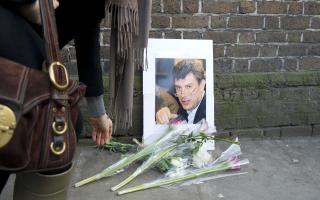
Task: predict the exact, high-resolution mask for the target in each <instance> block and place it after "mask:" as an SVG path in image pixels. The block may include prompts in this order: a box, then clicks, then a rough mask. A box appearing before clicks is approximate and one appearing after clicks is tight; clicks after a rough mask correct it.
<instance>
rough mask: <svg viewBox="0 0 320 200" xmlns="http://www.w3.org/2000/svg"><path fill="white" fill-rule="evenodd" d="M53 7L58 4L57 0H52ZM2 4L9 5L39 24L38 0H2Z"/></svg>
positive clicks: (30, 20)
mask: <svg viewBox="0 0 320 200" xmlns="http://www.w3.org/2000/svg"><path fill="white" fill-rule="evenodd" d="M52 2H53V7H54V9H56V8H57V7H58V6H59V1H58V0H53V1H52ZM3 4H4V5H7V6H9V7H11V8H12V9H14V10H16V11H17V12H19V13H20V14H21V16H22V17H24V18H26V19H27V20H28V21H29V22H32V23H34V24H41V16H40V7H39V0H4V1H3Z"/></svg>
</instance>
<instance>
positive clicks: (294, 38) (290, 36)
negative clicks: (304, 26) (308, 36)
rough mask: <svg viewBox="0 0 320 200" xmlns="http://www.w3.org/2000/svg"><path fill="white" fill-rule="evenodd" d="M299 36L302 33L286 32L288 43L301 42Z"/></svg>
mask: <svg viewBox="0 0 320 200" xmlns="http://www.w3.org/2000/svg"><path fill="white" fill-rule="evenodd" d="M301 34H302V32H297V31H294V32H288V40H287V41H288V42H296V43H299V42H301Z"/></svg>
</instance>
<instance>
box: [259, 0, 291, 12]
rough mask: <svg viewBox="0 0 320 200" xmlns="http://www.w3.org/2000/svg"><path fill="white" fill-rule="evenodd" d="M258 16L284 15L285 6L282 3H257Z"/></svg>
mask: <svg viewBox="0 0 320 200" xmlns="http://www.w3.org/2000/svg"><path fill="white" fill-rule="evenodd" d="M258 13H259V14H285V13H287V4H286V3H283V2H274V1H263V2H258Z"/></svg>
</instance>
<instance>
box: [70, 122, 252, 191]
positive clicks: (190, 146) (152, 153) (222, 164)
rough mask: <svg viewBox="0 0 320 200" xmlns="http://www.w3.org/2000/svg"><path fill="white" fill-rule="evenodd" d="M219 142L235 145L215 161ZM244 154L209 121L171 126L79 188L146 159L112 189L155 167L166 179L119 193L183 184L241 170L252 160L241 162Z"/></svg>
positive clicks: (236, 144)
mask: <svg viewBox="0 0 320 200" xmlns="http://www.w3.org/2000/svg"><path fill="white" fill-rule="evenodd" d="M217 140H219V141H225V142H229V143H231V144H232V145H231V146H230V147H229V148H228V149H227V150H226V151H224V152H223V153H222V154H221V155H220V156H219V157H218V158H216V159H214V158H213V156H212V151H213V149H214V148H212V145H210V144H212V142H213V141H217ZM240 154H241V150H240V146H239V142H238V140H229V139H227V138H223V137H221V136H217V135H215V134H213V133H212V132H210V131H209V128H208V126H207V123H206V122H202V123H201V124H198V125H196V126H183V125H181V124H180V125H179V126H171V127H170V128H169V129H168V131H167V132H166V133H164V135H163V136H162V137H161V138H160V139H158V140H157V141H155V142H154V143H152V144H150V145H148V146H146V147H144V148H143V149H141V150H139V151H138V152H137V153H135V154H132V155H130V156H128V157H125V158H123V159H121V160H119V161H118V162H116V163H115V164H113V165H111V166H109V167H107V168H106V169H105V170H103V171H102V172H100V173H98V174H96V175H94V176H92V177H89V178H87V179H85V180H82V181H80V182H78V183H76V184H75V186H76V187H79V186H82V185H84V184H87V183H90V182H93V181H96V180H99V179H101V178H103V177H107V176H111V175H114V174H116V173H117V172H119V171H120V170H123V169H124V168H125V167H127V166H128V165H130V164H131V163H133V162H136V161H138V160H143V159H144V162H143V163H142V165H141V166H139V167H138V168H137V169H136V171H135V172H134V173H133V174H131V175H130V176H129V177H128V178H126V179H125V180H123V181H122V182H121V183H119V184H118V185H116V186H114V187H112V190H113V191H115V190H118V189H120V188H121V187H123V186H125V185H126V184H127V183H129V182H130V181H132V180H133V179H134V178H136V177H137V176H138V175H140V174H142V173H143V172H144V171H146V170H148V169H150V168H152V167H156V168H158V169H160V171H162V172H164V173H165V174H164V177H163V178H162V179H159V180H156V181H153V182H151V183H146V184H142V185H140V186H136V187H132V188H129V189H126V190H122V191H119V192H118V194H125V193H129V192H134V191H138V190H143V189H147V188H152V187H158V186H163V185H169V184H174V183H181V182H184V181H186V180H190V179H197V178H198V177H200V176H203V175H206V174H210V173H213V172H219V171H223V170H228V169H235V168H239V167H240V166H241V165H244V164H248V163H249V162H248V160H240V158H239V156H240Z"/></svg>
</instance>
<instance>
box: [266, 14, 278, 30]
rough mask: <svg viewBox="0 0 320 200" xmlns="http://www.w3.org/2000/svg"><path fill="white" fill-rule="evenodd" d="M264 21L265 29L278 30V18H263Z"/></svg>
mask: <svg viewBox="0 0 320 200" xmlns="http://www.w3.org/2000/svg"><path fill="white" fill-rule="evenodd" d="M265 21H266V27H265V28H266V29H279V28H280V27H279V23H280V20H279V17H276V16H268V17H266V18H265Z"/></svg>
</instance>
